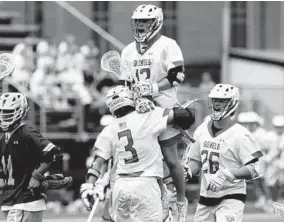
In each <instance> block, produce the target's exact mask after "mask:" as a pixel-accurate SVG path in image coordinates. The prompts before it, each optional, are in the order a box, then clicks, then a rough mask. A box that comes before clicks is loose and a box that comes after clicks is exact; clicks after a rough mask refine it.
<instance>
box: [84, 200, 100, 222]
mask: <svg viewBox="0 0 284 222" xmlns="http://www.w3.org/2000/svg"><path fill="white" fill-rule="evenodd" d="M99 202H100V199H99V198H98V197H97V199H96V201H95V203H94V205H93V207H92V210H91V212H90V214H89V217H88V220H87V222H92V219H93V217H94V214H95V211H96V209H97V206H98V204H99Z"/></svg>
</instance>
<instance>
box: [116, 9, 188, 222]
mask: <svg viewBox="0 0 284 222" xmlns="http://www.w3.org/2000/svg"><path fill="white" fill-rule="evenodd" d="M131 22H132V30H133V33H134V41H133V42H132V43H130V44H129V45H127V46H126V47H125V48H124V49H123V51H122V53H121V70H122V73H124V74H126V75H130V76H131V77H132V78H131V79H132V80H133V82H134V83H135V84H134V85H133V89H134V90H135V91H136V92H137V94H138V95H139V96H141V97H149V96H150V97H152V98H153V100H154V101H155V104H156V105H158V106H161V107H163V108H169V107H173V106H176V105H177V103H178V100H177V86H178V85H179V84H180V83H181V82H183V80H184V78H185V75H184V60H183V55H182V52H181V49H180V47H179V46H178V44H177V42H176V41H175V40H173V39H171V38H168V37H166V36H164V35H161V34H160V32H161V29H162V25H163V12H162V9H161V8H159V7H157V6H155V5H151V4H143V5H139V6H138V7H137V8H136V9H135V10H134V12H133V15H132V18H131ZM121 79H123V78H121ZM124 79H129V78H128V76H125V77H124ZM148 102H149V101H147V100H146V99H144V100H143V99H142V100H141V105H140V106H141V107H142V108H141V111H140V112H143V110H144V109H145V107H143V106H147V103H148ZM181 139H182V134H181V132H180V130H178V129H175V128H173V127H169V128H168V129H167V130H166V131H165V132H163V133H162V134H161V135H160V136H159V142H160V145H161V146H162V147H163V148H165V147H167V149H163V150H164V151H163V152H167V153H166V154H165V162H166V164H167V166H168V168H169V170H170V172H169V173H170V175H171V177H172V180H173V182H174V185H175V188H176V191H177V205H178V210H179V211H182V213H181V214H183V215H186V209H187V200H186V198H185V183H184V178H183V168H182V165H181V164H180V162H179V161H178V158H177V154H176V152H177V144H178V142H180V141H181ZM167 156H175V158H171V160H173V161H171V160H170V159H169V158H167ZM169 173H168V175H167V174H166V175H165V176H164V178H165V179H167V178H170V176H169ZM160 188H161V190H162V199H163V208H164V215H165V218H166V217H167V215H168V208H169V206H168V200H167V198H166V197H167V193H166V190H165V188H164V185H163V181H162V180H161V181H160ZM184 220H185V218H184Z"/></svg>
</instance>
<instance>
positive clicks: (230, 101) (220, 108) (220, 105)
mask: <svg viewBox="0 0 284 222" xmlns="http://www.w3.org/2000/svg"><path fill="white" fill-rule="evenodd" d="M208 99H209V102H208V103H209V109H210V112H211V115H210V117H211V119H212V120H213V121H219V120H222V119H224V118H226V117H228V116H229V115H231V114H233V113H234V111H235V110H236V108H237V107H238V104H239V90H238V88H237V87H234V86H232V85H229V84H217V85H216V86H215V87H214V88H213V89H212V90H211V92H210V94H209V96H208Z"/></svg>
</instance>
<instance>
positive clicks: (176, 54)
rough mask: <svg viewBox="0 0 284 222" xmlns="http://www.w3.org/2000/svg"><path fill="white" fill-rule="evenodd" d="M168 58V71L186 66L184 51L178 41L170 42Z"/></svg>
mask: <svg viewBox="0 0 284 222" xmlns="http://www.w3.org/2000/svg"><path fill="white" fill-rule="evenodd" d="M166 55H167V58H166V62H165V64H166V69H167V71H169V70H170V69H171V68H174V67H176V66H179V65H184V60H183V55H182V51H181V49H180V47H179V45H178V44H177V42H176V41H174V40H172V41H169V42H168V47H167V53H166Z"/></svg>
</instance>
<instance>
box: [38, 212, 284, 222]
mask: <svg viewBox="0 0 284 222" xmlns="http://www.w3.org/2000/svg"><path fill="white" fill-rule="evenodd" d="M43 221H44V222H84V221H87V217H76V218H70V217H68V218H60V216H59V218H49V219H44V220H43ZM100 221H101V220H100V217H95V218H93V222H100ZM187 221H188V222H191V221H193V216H192V215H191V216H189V217H188V220H187ZM243 221H244V222H280V221H281V222H282V221H283V218H280V217H278V216H275V215H270V214H262V213H253V214H246V215H245V216H244V220H243Z"/></svg>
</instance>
